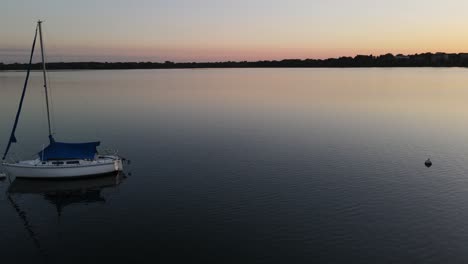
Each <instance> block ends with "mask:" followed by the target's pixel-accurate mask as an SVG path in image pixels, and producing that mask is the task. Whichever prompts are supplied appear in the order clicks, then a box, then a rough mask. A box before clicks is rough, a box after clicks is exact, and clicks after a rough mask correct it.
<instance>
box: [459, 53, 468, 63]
mask: <svg viewBox="0 0 468 264" xmlns="http://www.w3.org/2000/svg"><path fill="white" fill-rule="evenodd" d="M459 56H460V61H462V62H465V61H468V53H460V54H459Z"/></svg>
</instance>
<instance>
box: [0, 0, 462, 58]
mask: <svg viewBox="0 0 468 264" xmlns="http://www.w3.org/2000/svg"><path fill="white" fill-rule="evenodd" d="M31 5H32V6H31V7H29V8H28V9H26V8H25V7H24V5H21V4H18V3H16V2H13V1H12V2H8V3H7V4H6V7H5V8H3V9H2V10H0V23H2V24H4V25H7V24H8V25H14V26H10V27H5V28H3V29H2V30H1V31H0V38H1V39H2V40H3V42H2V43H1V46H0V62H1V61H4V62H5V61H7V62H15V61H25V60H26V58H27V54H28V50H29V47H30V43H31V40H32V35H33V29H34V23H35V19H32V18H34V17H36V16H37V14H40V16H42V17H43V18H44V20H45V21H46V22H45V23H44V27H45V37H46V47H47V51H48V55H49V57H50V59H49V60H50V61H57V60H63V61H74V60H87V61H89V60H95V61H165V60H171V61H195V62H199V61H226V60H236V61H243V60H247V61H254V60H281V59H306V58H312V59H324V58H336V57H341V56H355V55H357V54H367V55H369V54H373V55H381V54H386V53H393V54H398V53H402V54H414V53H424V52H448V53H461V52H468V35H467V34H464V32H465V29H466V28H468V20H467V19H466V14H465V10H467V9H468V1H463V0H449V1H444V2H441V1H436V0H425V1H423V0H414V1H411V2H409V1H406V0H393V1H380V0H377V1H375V0H373V1H371V0H356V1H352V2H344V1H341V0H328V1H318V0H314V1H306V0H291V1H288V2H284V1H279V0H270V1H266V0H251V1H247V0H239V1H236V2H231V1H225V0H217V1H215V0H203V1H197V2H195V1H194V2H191V1H171V2H164V1H162V2H160V1H147V0H136V1H135V2H128V3H123V2H122V3H120V2H119V3H116V2H115V1H110V0H103V1H99V2H95V1H90V0H83V1H79V2H76V3H67V4H57V1H54V0H44V1H41V3H40V4H39V3H31ZM103 10H106V12H102V11H103ZM33 11H34V12H33Z"/></svg>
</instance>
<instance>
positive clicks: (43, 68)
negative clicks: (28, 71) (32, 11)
mask: <svg viewBox="0 0 468 264" xmlns="http://www.w3.org/2000/svg"><path fill="white" fill-rule="evenodd" d="M37 24H38V26H39V40H40V42H41V56H42V73H43V76H44V90H45V96H46V107H47V123H48V125H49V138H50V139H51V140H52V128H51V126H50V111H49V95H48V91H47V74H46V71H47V70H46V62H45V59H44V42H43V40H42V21H40V20H39V21H38V22H37Z"/></svg>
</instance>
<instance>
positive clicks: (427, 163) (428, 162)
mask: <svg viewBox="0 0 468 264" xmlns="http://www.w3.org/2000/svg"><path fill="white" fill-rule="evenodd" d="M424 165H426V167H428V168H429V167H431V166H432V161H431V159H427V160H426V161H425V162H424Z"/></svg>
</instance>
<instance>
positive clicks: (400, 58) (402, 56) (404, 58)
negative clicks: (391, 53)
mask: <svg viewBox="0 0 468 264" xmlns="http://www.w3.org/2000/svg"><path fill="white" fill-rule="evenodd" d="M409 58H410V57H409V56H407V55H403V54H398V55H396V56H395V59H396V60H409Z"/></svg>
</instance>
